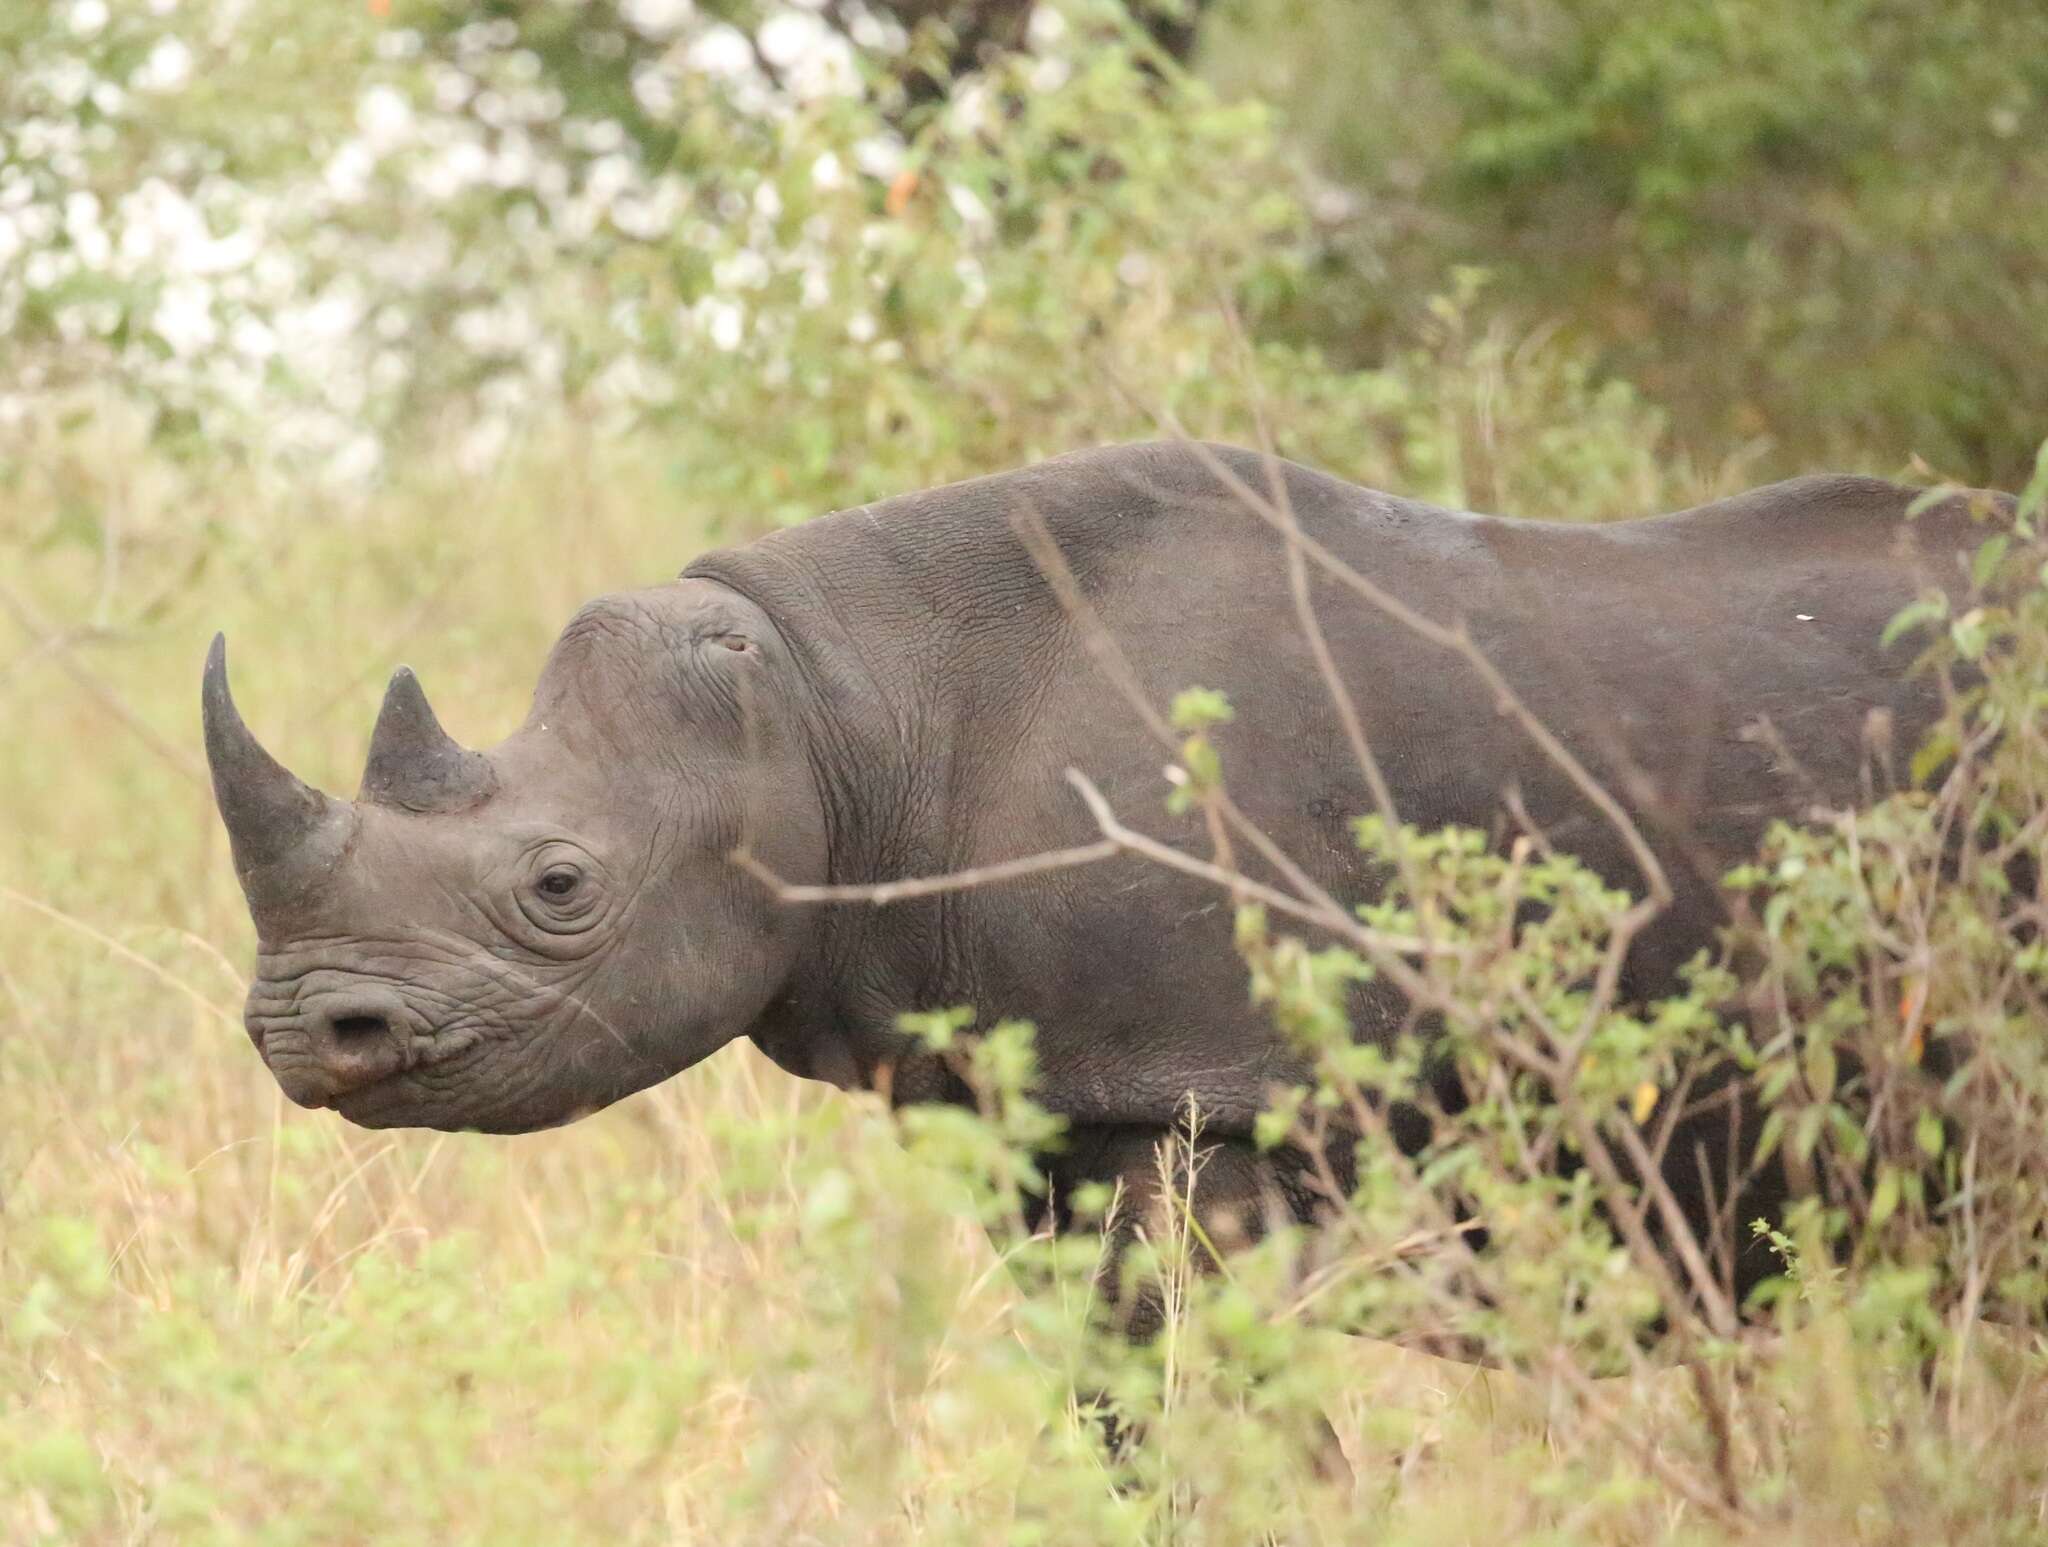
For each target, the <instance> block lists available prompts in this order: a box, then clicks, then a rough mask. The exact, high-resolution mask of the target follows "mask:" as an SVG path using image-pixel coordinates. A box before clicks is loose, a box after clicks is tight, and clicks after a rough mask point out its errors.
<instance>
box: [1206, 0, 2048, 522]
mask: <svg viewBox="0 0 2048 1547" xmlns="http://www.w3.org/2000/svg"><path fill="white" fill-rule="evenodd" d="M1236 11H1237V14H1238V16H1239V17H1240V20H1239V23H1238V25H1237V26H1236V27H1235V28H1234V29H1232V30H1231V31H1229V32H1218V31H1212V32H1211V33H1210V35H1209V47H1210V52H1209V54H1208V55H1207V56H1206V57H1207V58H1208V59H1209V60H1210V61H1211V62H1212V64H1213V66H1214V69H1215V71H1216V72H1217V73H1218V74H1219V76H1221V77H1222V78H1223V79H1225V80H1227V81H1235V82H1238V83H1241V84H1242V85H1243V86H1245V87H1247V88H1249V89H1251V90H1254V91H1256V92H1257V93H1258V94H1260V95H1261V96H1263V97H1265V98H1267V99H1269V100H1272V101H1275V102H1280V103H1285V104H1288V105H1289V107H1290V108H1291V110H1292V111H1291V117H1292V118H1293V120H1294V122H1295V123H1296V124H1298V125H1299V126H1300V127H1301V129H1302V131H1303V133H1304V136H1305V137H1306V139H1307V140H1308V142H1309V144H1310V145H1311V146H1312V148H1313V149H1314V150H1315V152H1316V155H1317V160H1318V162H1319V164H1320V166H1321V167H1322V169H1323V171H1324V172H1325V174H1326V175H1327V176H1328V177H1329V178H1331V179H1332V180H1333V182H1334V184H1335V188H1334V189H1333V190H1332V193H1333V195H1336V196H1334V197H1331V198H1328V199H1326V200H1325V203H1326V204H1327V205H1328V207H1329V209H1330V226H1329V229H1330V233H1331V252H1330V257H1329V260H1328V262H1327V272H1328V284H1327V286H1326V287H1325V288H1324V289H1323V291H1322V292H1321V293H1320V294H1319V295H1316V296H1314V297H1313V298H1312V302H1311V304H1309V305H1307V306H1305V307H1304V309H1303V311H1302V313H1301V314H1300V316H1299V317H1297V319H1296V324H1295V325H1296V326H1297V327H1298V328H1300V329H1301V330H1302V331H1303V332H1304V333H1307V334H1309V335H1311V336H1313V337H1315V338H1316V339H1318V340H1319V341H1320V342H1322V343H1323V344H1324V345H1325V346H1326V347H1328V348H1331V349H1332V350H1333V351H1339V352H1347V353H1348V354H1349V355H1350V356H1351V357H1358V356H1364V357H1368V358H1369V357H1371V356H1373V355H1374V354H1376V353H1377V352H1378V351H1379V350H1380V349H1382V348H1383V347H1384V340H1385V338H1386V336H1387V332H1388V330H1389V328H1393V329H1397V330H1398V329H1399V328H1401V327H1403V326H1405V320H1404V312H1403V309H1404V307H1405V306H1406V305H1407V304H1408V298H1409V297H1410V296H1412V295H1413V294H1414V292H1415V289H1416V286H1417V284H1418V281H1419V282H1420V283H1422V284H1434V283H1435V282H1436V281H1435V276H1437V275H1438V274H1440V273H1441V272H1442V271H1443V269H1444V268H1445V267H1446V266H1447V265H1449V264H1453V263H1477V264H1482V265H1485V266H1486V267H1488V268H1490V269H1491V270H1492V271H1493V272H1494V273H1495V274H1497V275H1498V277H1499V280H1500V284H1501V289H1502V290H1503V292H1504V293H1505V294H1507V295H1508V296H1511V297H1512V298H1513V299H1514V301H1515V302H1516V304H1517V306H1518V307H1520V308H1523V309H1524V314H1525V315H1534V316H1537V317H1541V318H1546V319H1549V318H1556V319H1559V320H1561V321H1564V322H1565V323H1566V324H1567V326H1568V327H1569V328H1570V329H1571V331H1572V333H1573V335H1574V336H1575V337H1576V338H1578V339H1580V340H1581V341H1583V342H1584V343H1586V344H1588V345H1590V346H1591V347H1593V348H1594V350H1595V351H1596V355H1597V358H1598V360H1599V362H1600V364H1601V366H1602V368H1603V369H1605V370H1609V371H1612V372H1614V373H1616V374H1618V375H1620V376H1622V377H1623V378H1625V379H1627V380H1630V381H1633V382H1635V383H1636V384H1637V385H1638V386H1640V387H1642V388H1643V389H1644V390H1646V391H1647V392H1648V393H1649V394H1650V395H1651V396H1652V397H1653V398H1654V399H1655V400H1657V401H1659V402H1661V403H1664V404H1665V405H1667V406H1668V407H1669V408H1670V409H1671V410H1672V411H1673V414H1674V419H1675V424H1676V427H1677V430H1678V438H1679V441H1680V443H1681V444H1682V445H1684V446H1687V447H1689V448H1692V449H1693V450H1695V451H1696V452H1708V451H1710V450H1711V451H1716V452H1717V451H1718V450H1719V449H1720V448H1732V447H1736V446H1740V445H1742V444H1744V443H1745V442H1755V441H1757V440H1759V439H1761V440H1762V441H1763V445H1762V447H1761V448H1759V449H1761V450H1762V452H1763V465H1765V466H1767V467H1769V468H1773V469H1776V470H1779V471H1781V472H1785V473H1790V472H1797V471H1805V470H1810V469H1811V468H1812V467H1813V466H1814V464H1815V463H1816V462H1819V461H1822V460H1830V461H1844V460H1846V461H1849V462H1852V463H1855V464H1858V465H1863V466H1869V467H1871V468H1872V469H1873V470H1886V469H1889V468H1892V467H1895V466H1897V465H1898V464H1899V463H1900V462H1901V461H1903V460H1904V459H1905V457H1906V455H1907V454H1909V453H1916V454H1918V455H1919V456H1921V457H1922V458H1924V459H1926V460H1927V461H1928V462H1930V463H1932V464H1934V465H1936V466H1938V467H1941V468H1944V469H1952V470H1954V472H1955V473H1956V475H1957V476H1960V477H1963V478H1965V479H1967V480H1968V481H1974V482H1991V483H2017V482H2019V481H2021V480H2023V479H2024V478H2025V477H2026V473H2027V467H2028V461H2029V459H2030V457H2031V455H2032V452H2033V448H2034V445H2035V443H2036V442H2037V441H2038V439H2039V436H2040V426H2039V423H2038V419H2037V412H2038V411H2037V408H2036V406H2035V405H2038V404H2039V403H2040V402H2041V401H2042V398H2043V395H2044V379H2043V374H2042V373H2043V366H2042V356H2041V350H2040V349H2039V347H2038V341H2037V339H2036V336H2035V335H2036V331H2037V330H2036V328H2035V327H2034V325H2033V323H2032V319H2033V318H2035V317H2037V316H2039V315H2040V314H2041V312H2042V309H2043V306H2044V304H2048V292H2044V288H2043V287H2044V285H2048V280H2044V279H2043V271H2042V268H2041V265H2040V264H2039V263H2038V262H2037V261H2035V260H2034V258H2033V256H2032V255H2033V254H2034V253H2037V252H2038V251H2039V250H2040V247H2041V244H2042V241H2043V237H2044V232H2043V230H2042V227H2041V225H2040V211H2041V210H2042V209H2043V208H2044V201H2043V199H2042V196H2041V195H2042V190H2043V187H2044V179H2048V160H2044V158H2043V153H2042V150H2041V145H2042V134H2041V128H2042V111H2043V109H2042V103H2043V101H2044V96H2043V92H2042V77H2041V66H2040V61H2041V60H2042V58H2043V57H2048V18H2044V17H2043V15H2042V13H2041V12H2040V11H2039V10H2038V9H2037V8H2033V7H2027V6H2011V5H1998V4H1985V3H1976V0H1965V3H1960V4H1954V5H1942V6H1932V7H1930V6H1902V5H1893V4H1888V3H1884V0H1850V3H1841V0H1733V3H1725V4H1717V5H1713V6H1697V5H1690V4H1683V3H1678V4H1661V3H1652V4H1644V3H1640V0H1638V3H1615V0H1537V3H1533V4H1518V5H1496V4H1492V3H1490V0H1422V3H1402V4H1393V3H1379V0H1371V3H1365V4H1354V3H1350V0H1337V3H1331V0H1291V3H1287V4H1282V5H1266V4H1240V5H1239V6H1238V7H1237V8H1236Z"/></svg>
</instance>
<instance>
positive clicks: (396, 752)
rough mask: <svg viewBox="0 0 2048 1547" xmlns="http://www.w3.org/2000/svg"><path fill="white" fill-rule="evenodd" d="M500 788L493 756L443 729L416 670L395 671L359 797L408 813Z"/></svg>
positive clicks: (457, 806)
mask: <svg viewBox="0 0 2048 1547" xmlns="http://www.w3.org/2000/svg"><path fill="white" fill-rule="evenodd" d="M496 788H497V776H496V775H495V774H494V773H493V772H492V771H491V763H490V759H489V758H487V757H485V756H484V755H483V754H482V753H481V752H472V751H470V750H469V749H468V748H467V747H465V746H463V745H462V744H461V743H460V742H458V741H457V740H456V739H455V738H454V737H453V736H450V735H449V734H448V733H447V732H446V731H444V730H443V729H441V722H440V721H439V720H437V719H436V718H434V710H433V706H432V705H431V704H429V703H428V702H427V695H426V693H425V691H424V690H423V689H422V688H421V687H420V679H419V678H418V677H415V676H414V675H413V674H412V669H411V668H410V667H406V666H401V667H399V668H398V670H397V671H395V672H393V673H392V675H391V686H389V687H388V688H386V689H385V690H384V707H383V708H382V709H381V710H379V711H378V713H377V728H376V730H375V731H373V732H371V734H370V761H369V765H368V766H367V767H366V768H365V769H364V770H363V787H362V789H361V791H360V792H359V793H358V796H357V798H358V799H360V800H367V801H374V802H375V803H377V804H378V805H384V806H403V807H404V808H405V809H407V810H408V811H458V810H461V809H462V808H463V807H465V806H473V805H475V804H476V803H477V802H478V801H480V800H482V799H484V798H485V797H486V796H487V795H489V794H490V793H491V791H493V790H494V789H496Z"/></svg>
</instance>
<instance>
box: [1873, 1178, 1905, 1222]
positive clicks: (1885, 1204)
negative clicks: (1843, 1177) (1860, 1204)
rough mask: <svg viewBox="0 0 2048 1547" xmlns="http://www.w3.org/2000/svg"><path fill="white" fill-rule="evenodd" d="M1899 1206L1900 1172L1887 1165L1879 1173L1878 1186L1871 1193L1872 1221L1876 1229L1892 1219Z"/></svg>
mask: <svg viewBox="0 0 2048 1547" xmlns="http://www.w3.org/2000/svg"><path fill="white" fill-rule="evenodd" d="M1898 1207H1899V1173H1898V1172H1896V1171H1894V1170H1893V1169H1892V1168H1891V1167H1890V1166H1886V1167H1885V1168H1884V1170H1883V1171H1881V1172H1880V1173H1879V1174H1878V1178H1877V1188H1876V1190H1875V1191H1874V1192H1872V1193H1871V1195H1870V1223H1871V1226H1872V1228H1873V1229H1874V1228H1875V1227H1877V1226H1878V1225H1881V1224H1883V1223H1884V1222H1885V1221H1886V1220H1888V1219H1890V1218H1891V1217H1892V1215H1893V1214H1894V1213H1895V1212H1896V1211H1897V1209H1898Z"/></svg>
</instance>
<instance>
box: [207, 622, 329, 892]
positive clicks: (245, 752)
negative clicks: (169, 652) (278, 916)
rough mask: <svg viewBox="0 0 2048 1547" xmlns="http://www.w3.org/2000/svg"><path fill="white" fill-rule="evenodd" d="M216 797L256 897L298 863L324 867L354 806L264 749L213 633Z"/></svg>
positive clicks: (210, 664)
mask: <svg viewBox="0 0 2048 1547" xmlns="http://www.w3.org/2000/svg"><path fill="white" fill-rule="evenodd" d="M200 705H201V709H202V711H203V715H204V718H205V722H206V761H207V765H208V766H209V767H210V768H211V769H212V771H213V799H214V803H215V804H216V805H217V806H219V807H220V816H221V821H222V822H223V823H224V824H225V825H226V827H227V830H228V843H229V845H230V846H231V847H232V848H233V850H234V855H235V873H236V874H237V875H238V876H240V877H241V880H242V887H243V890H244V891H246V892H248V893H250V895H251V898H252V900H253V899H254V897H255V896H256V894H257V893H258V892H269V891H271V890H273V889H275V888H276V887H277V885H278V884H279V883H281V882H283V881H284V880H285V879H286V878H287V877H288V875H289V874H290V873H292V872H293V871H294V870H295V869H296V868H297V867H299V866H301V865H304V866H307V867H310V868H320V867H321V866H322V862H323V861H325V860H327V859H330V858H331V857H332V855H333V853H334V852H335V851H337V850H338V849H339V848H340V845H341V843H342V841H343V839H344V837H345V835H346V833H347V830H348V824H349V810H348V807H347V805H346V804H344V803H343V802H341V801H338V800H333V799H331V798H329V797H328V796H326V795H323V794H321V793H320V791H318V790H316V789H314V788H312V787H311V786H310V785H307V784H305V783H303V782H301V781H300V780H299V779H298V778H297V777H296V776H295V775H294V774H293V773H292V772H291V770H290V769H288V768H286V767H285V766H284V765H283V764H282V763H280V762H278V761H277V759H276V758H274V757H272V756H271V755H270V754H269V753H268V752H266V751H264V750H263V747H262V745H261V744H260V743H259V742H258V741H257V740H256V738H255V737H254V736H253V735H251V734H250V731H249V727H248V726H247V725H245V724H243V723H242V716H241V712H240V711H239V710H237V709H236V708H235V699H234V695H233V694H232V693H231V692H229V691H228V647H227V640H226V639H225V638H223V637H222V636H221V635H219V634H216V635H214V636H213V647H212V648H211V649H210V650H208V651H207V652H206V675H205V677H204V679H203V681H202V683H201V687H200Z"/></svg>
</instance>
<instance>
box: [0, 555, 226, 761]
mask: <svg viewBox="0 0 2048 1547" xmlns="http://www.w3.org/2000/svg"><path fill="white" fill-rule="evenodd" d="M0 608H4V609H5V610H6V611H7V613H8V614H9V616H11V617H12V618H13V619H14V621H15V623H16V624H18V625H19V626H20V628H21V631H22V632H23V633H24V634H26V635H28V636H29V638H30V639H32V640H34V641H35V647H36V651H37V653H39V654H47V655H49V656H50V657H51V658H52V659H54V660H55V661H56V663H57V665H58V666H59V667H60V668H61V669H62V670H63V672H64V675H65V676H67V677H69V678H70V679H71V680H72V681H73V682H75V683H77V684H78V686H79V687H81V688H83V689H84V690H85V692H86V694H87V696H89V697H90V698H91V699H92V700H93V702H94V703H96V704H98V705H99V706H100V707H101V708H102V709H104V710H105V711H106V712H107V713H108V714H110V715H112V716H113V717H114V718H115V719H116V720H118V721H120V722H121V724H122V725H124V726H126V727H127V728H128V729H129V730H130V731H132V732H133V733H134V734H135V737H136V739H137V740H138V741H140V742H141V743H142V744H143V745H144V746H146V747H148V748H149V750H150V751H152V752H154V753H155V754H156V755H157V756H158V757H160V758H162V759H163V760H164V761H165V762H166V763H169V764H170V765H171V767H173V768H175V769H176V770H177V771H178V772H179V773H180V774H182V775H184V776H185V777H186V778H187V779H190V780H191V781H192V782H193V783H194V784H196V785H198V786H199V787H200V788H201V789H209V788H211V784H210V783H209V781H208V779H207V776H206V770H205V769H204V768H202V767H201V766H200V765H199V761H198V760H197V759H196V758H194V757H193V756H192V755H191V754H190V753H189V752H187V751H185V749H184V748H182V747H179V746H175V745H173V744H172V743H171V742H169V741H166V740H165V739H164V737H163V736H162V735H161V734H160V733H159V732H158V731H157V729H156V727H155V726H153V725H151V724H150V723H149V722H148V721H147V720H145V719H143V718H142V716H141V715H139V714H137V713H136V712H135V710H134V709H133V708H132V707H130V705H129V703H128V701H127V700H126V699H124V698H122V697H121V695H120V694H119V693H117V692H115V691H114V690H113V689H112V688H111V687H109V686H108V685H107V684H106V683H105V682H104V681H102V680H101V679H100V678H99V676H98V675H97V674H95V673H94V672H92V671H91V670H89V669H88V668H87V667H86V666H85V665H84V663H82V662H81V661H80V660H79V659H78V657H77V655H76V654H75V653H74V652H73V650H72V648H71V645H72V641H71V639H70V637H69V636H67V635H65V634H61V633H53V632H50V631H49V630H47V629H45V628H44V627H43V625H42V622H41V620H39V619H38V618H37V617H36V615H35V614H34V613H33V612H32V611H30V610H29V607H28V604H27V603H26V602H24V601H22V600H21V598H20V597H18V596H16V595H15V594H14V593H13V592H12V591H11V590H9V589H7V588H6V587H4V586H0Z"/></svg>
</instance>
